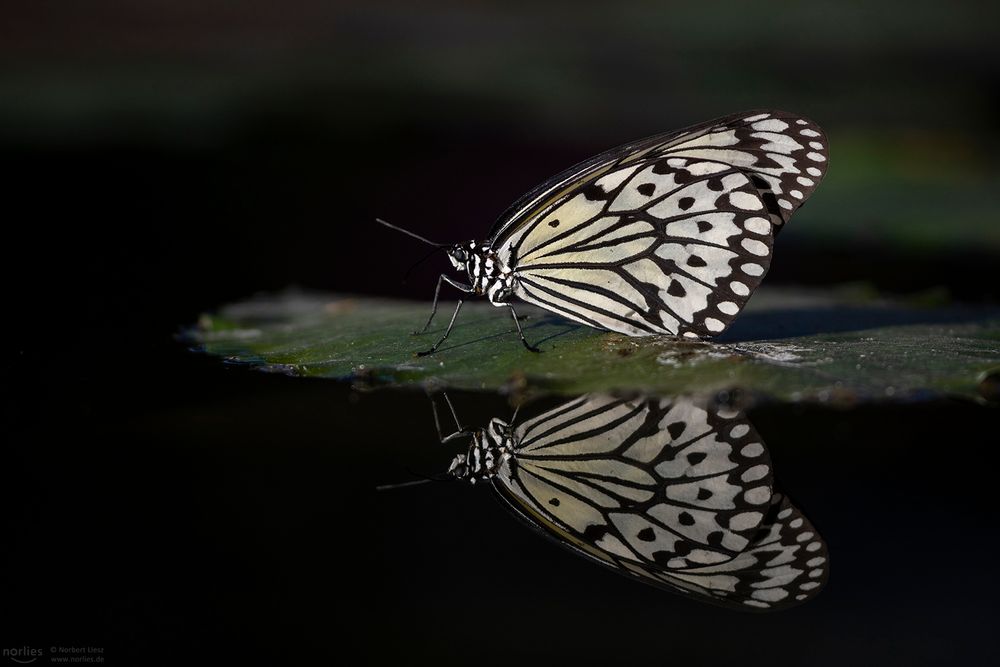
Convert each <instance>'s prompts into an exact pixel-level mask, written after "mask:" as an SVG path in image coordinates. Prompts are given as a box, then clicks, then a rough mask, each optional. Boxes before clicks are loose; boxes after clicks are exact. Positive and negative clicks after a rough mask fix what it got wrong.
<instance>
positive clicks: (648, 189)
mask: <svg viewBox="0 0 1000 667" xmlns="http://www.w3.org/2000/svg"><path fill="white" fill-rule="evenodd" d="M636 190H638V191H639V194H641V195H643V196H645V197H649V196H651V195H652V194H653V193H654V192H656V186H655V185H654V184H652V183H643V184H642V185H640V186H638V187H637V188H636Z"/></svg>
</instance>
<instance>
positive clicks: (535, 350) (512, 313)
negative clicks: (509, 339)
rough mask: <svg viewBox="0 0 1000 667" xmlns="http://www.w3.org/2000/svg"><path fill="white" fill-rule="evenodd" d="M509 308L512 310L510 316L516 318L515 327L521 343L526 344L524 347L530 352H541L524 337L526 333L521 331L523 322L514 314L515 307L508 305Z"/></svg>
mask: <svg viewBox="0 0 1000 667" xmlns="http://www.w3.org/2000/svg"><path fill="white" fill-rule="evenodd" d="M507 307H508V308H510V316H511V317H513V318H514V326H516V327H517V335H518V336H520V337H521V342H522V343H524V346H525V347H526V348H528V350H530V351H531V352H541V350H539V349H538V348H537V347H535V346H534V345H532V344H530V343H529V342H528V339H526V338H525V337H524V332H523V331H521V322H520V320H518V318H517V313H515V312H514V306H512V305H510V304H509V303H508V304H507Z"/></svg>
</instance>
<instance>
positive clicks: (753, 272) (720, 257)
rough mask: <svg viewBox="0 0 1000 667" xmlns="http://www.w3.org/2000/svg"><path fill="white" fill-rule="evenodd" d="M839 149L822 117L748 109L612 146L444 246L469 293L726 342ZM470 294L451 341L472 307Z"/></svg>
mask: <svg viewBox="0 0 1000 667" xmlns="http://www.w3.org/2000/svg"><path fill="white" fill-rule="evenodd" d="M827 162H828V147H827V140H826V137H825V135H824V134H823V131H822V130H821V129H820V128H819V126H817V125H816V124H815V123H813V122H812V121H810V120H807V119H805V118H802V117H800V116H796V115H794V114H789V113H785V112H781V111H748V112H745V113H741V114H735V115H732V116H727V117H724V118H719V119H717V120H713V121H709V122H706V123H702V124H700V125H695V126H693V127H689V128H687V129H683V130H679V131H675V132H667V133H664V134H658V135H656V136H653V137H649V138H646V139H642V140H640V141H635V142H632V143H629V144H625V145H624V146H619V147H617V148H613V149H611V150H609V151H606V152H604V153H601V154H600V155H597V156H596V157H593V158H591V159H589V160H586V161H584V162H581V163H580V164H577V165H576V166H574V167H571V168H569V169H567V170H565V171H563V172H562V173H559V174H557V175H556V176H553V177H552V178H550V179H549V180H547V181H546V182H544V183H542V184H541V185H539V186H538V187H536V188H535V189H533V190H532V191H530V192H528V193H527V194H525V195H524V196H523V197H521V199H519V200H518V201H517V202H515V203H514V204H513V205H512V206H510V207H509V208H508V209H507V210H506V211H505V212H504V213H503V214H502V215H501V216H500V217H499V219H498V220H497V221H496V223H495V224H494V225H493V228H492V229H491V230H490V232H489V235H488V237H487V240H486V241H484V242H478V241H469V242H467V243H458V244H455V245H449V244H441V243H435V242H433V241H429V240H428V239H426V238H424V237H422V236H419V235H417V234H414V233H413V232H410V231H408V230H405V229H402V228H400V227H396V226H395V225H391V224H389V223H388V222H386V221H384V220H381V219H379V220H378V222H380V223H381V224H383V225H385V226H387V227H390V228H392V229H396V230H398V231H401V232H403V233H405V234H408V235H410V236H412V237H414V238H417V239H419V240H421V241H423V242H425V243H429V244H431V245H434V246H437V247H439V248H441V249H445V250H446V251H447V254H448V257H449V259H450V261H451V264H452V265H453V267H454V268H455V269H456V270H458V271H462V272H464V273H465V274H466V278H467V280H468V282H467V283H463V282H460V281H458V280H455V279H453V278H452V277H450V276H448V275H446V274H442V275H441V276H440V277H439V278H438V282H437V287H436V289H435V291H434V303H433V306H432V308H431V315H430V317H429V318H428V320H427V323H426V324H425V325H424V327H423V328H422V329H421V330H420V331H417V332H414V333H424V332H426V331H427V330H428V328H429V327H430V325H431V322H432V321H433V319H434V316H435V314H436V313H437V305H438V297H439V296H440V293H441V286H442V284H445V283H447V284H448V285H450V286H452V287H454V288H456V289H458V290H459V291H460V292H463V293H465V294H475V295H480V296H485V297H486V298H487V299H489V301H490V302H491V303H492V304H493V305H495V306H497V307H506V308H508V309H509V310H510V313H511V316H512V317H513V318H514V324H515V326H516V328H517V333H518V336H519V337H520V339H521V342H522V343H523V344H524V346H525V347H526V348H528V349H529V350H532V351H535V352H537V351H538V348H536V347H534V346H533V345H531V344H530V343H528V341H527V339H526V338H525V336H524V332H523V331H522V329H521V325H520V322H519V320H518V316H517V313H516V312H515V310H514V306H513V305H512V303H511V300H512V299H514V298H518V299H521V300H523V301H526V302H528V303H531V304H534V305H537V306H541V307H542V308H545V309H546V310H549V311H551V312H553V313H556V314H558V315H561V316H563V317H566V318H568V319H570V320H573V321H575V322H579V323H582V324H586V325H589V326H592V327H595V328H598V329H605V330H609V331H616V332H619V333H623V334H626V335H629V336H649V335H657V334H665V335H674V336H683V337H686V338H694V339H700V338H704V337H711V336H715V335H717V334H720V333H722V332H723V331H725V330H726V328H727V327H728V326H729V325H730V324H731V323H732V322H733V320H734V319H735V318H736V316H737V315H738V314H739V312H740V311H741V310H742V309H743V307H744V306H745V305H746V303H747V300H748V299H749V298H750V295H751V294H752V293H753V291H754V290H755V289H756V288H757V286H758V285H759V284H760V282H761V280H763V278H764V274H765V273H767V269H768V267H769V265H770V262H771V254H772V250H773V242H774V237H775V235H776V234H777V233H778V232H779V231H780V230H781V228H782V227H783V226H784V225H785V224H786V223H787V222H788V219H789V218H790V217H791V215H792V213H794V212H795V210H796V209H798V208H799V207H800V206H801V205H802V204H803V203H804V202H805V201H806V199H808V198H809V196H810V195H811V194H812V193H813V191H814V190H815V189H816V187H817V186H818V185H819V182H820V180H821V179H822V178H823V176H824V174H825V172H826V165H827ZM463 300H464V299H463V298H460V299H459V301H458V304H457V305H456V307H455V311H454V313H453V314H452V317H451V321H450V322H449V324H448V328H447V329H446V330H445V333H444V335H443V336H442V337H441V338H440V340H438V341H437V342H436V343H435V344H434V345H433V346H432V347H431V348H430V349H429V350H426V351H424V352H420V353H418V354H420V355H426V354H431V353H433V352H435V351H436V350H437V349H438V347H439V346H440V345H441V343H443V342H444V340H445V339H447V337H448V335H449V334H450V333H451V330H452V328H453V326H454V324H455V320H456V319H457V317H458V313H459V311H460V310H461V308H462V303H463Z"/></svg>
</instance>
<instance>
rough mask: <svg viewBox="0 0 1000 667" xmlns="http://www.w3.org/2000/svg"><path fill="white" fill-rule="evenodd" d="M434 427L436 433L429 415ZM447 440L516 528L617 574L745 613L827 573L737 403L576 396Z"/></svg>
mask: <svg viewBox="0 0 1000 667" xmlns="http://www.w3.org/2000/svg"><path fill="white" fill-rule="evenodd" d="M445 398H446V399H447V396H446V397H445ZM448 405H449V407H450V406H451V403H450V402H449V403H448ZM452 413H453V414H454V410H452ZM435 422H436V423H437V424H438V433H439V436H440V422H439V421H438V419H437V411H436V410H435ZM456 425H457V417H456ZM460 438H468V439H469V441H470V442H469V446H468V450H467V452H466V453H464V454H459V455H457V456H456V457H455V458H454V460H453V461H452V463H451V466H450V468H449V471H448V472H449V474H450V475H451V476H452V477H455V478H457V479H460V480H465V481H468V482H472V483H485V484H490V485H492V487H493V489H494V491H496V493H497V495H498V496H499V498H500V499H501V500H502V501H503V503H504V505H506V506H507V507H508V508H509V509H510V510H512V511H513V512H514V514H515V515H517V516H518V517H519V518H521V519H522V520H523V521H524V522H525V523H527V524H528V525H529V526H531V527H532V528H534V529H536V530H537V531H538V532H540V533H541V534H543V535H544V536H546V537H548V538H551V539H553V540H555V541H556V542H557V543H558V544H559V545H560V546H563V547H565V548H568V549H569V550H571V551H573V552H574V553H576V554H578V555H580V556H582V557H584V558H586V559H588V560H591V561H593V562H596V563H598V564H600V565H603V566H605V567H608V568H610V569H612V570H614V571H616V572H618V573H620V574H624V575H626V576H628V577H630V578H633V579H636V580H638V581H641V582H643V583H646V584H651V585H653V586H656V587H659V588H666V589H669V590H671V591H674V592H680V593H683V594H687V595H690V596H691V597H694V598H697V599H700V600H702V601H708V602H712V603H715V604H720V605H723V606H728V607H732V608H738V609H744V610H752V611H758V610H770V609H782V608H786V607H789V606H794V605H796V604H800V603H802V602H804V601H807V600H809V599H811V598H813V597H815V596H816V595H817V594H818V593H819V591H820V590H821V589H822V587H823V585H824V584H825V582H826V580H827V577H828V571H829V563H828V561H829V555H828V553H827V547H826V544H825V543H824V541H823V539H822V538H821V537H820V536H819V534H818V532H817V531H816V529H815V528H814V527H813V526H812V525H811V524H810V523H809V521H808V519H806V518H805V517H804V516H803V515H802V513H801V512H800V511H799V510H798V509H797V508H795V507H794V506H793V505H792V504H791V503H790V501H789V500H788V498H787V497H785V496H783V495H782V494H780V493H778V492H777V491H775V490H774V482H773V473H772V465H771V459H770V456H769V454H768V450H767V447H766V446H765V444H764V442H763V441H762V440H761V438H760V435H759V434H758V433H757V431H756V430H755V429H754V428H753V425H752V424H751V423H750V422H749V421H748V420H747V419H746V416H745V415H744V413H743V412H742V411H740V410H737V409H733V408H730V407H727V406H722V405H719V404H717V403H715V402H714V401H712V400H705V399H698V398H693V397H674V398H638V399H632V400H626V399H621V398H616V397H613V396H606V395H600V394H590V395H585V396H581V397H579V398H576V399H573V400H571V401H569V402H566V403H564V404H562V405H559V406H557V407H555V408H553V409H551V410H548V411H546V412H544V413H543V414H541V415H539V416H537V417H534V418H532V419H528V420H526V421H524V422H523V423H517V420H516V417H515V418H514V419H512V420H511V423H508V422H506V421H504V420H502V419H498V418H495V419H493V420H491V421H490V423H489V425H488V426H486V427H485V428H482V429H463V428H462V427H461V426H459V430H458V431H457V432H456V433H453V434H452V435H449V436H447V437H441V440H442V442H450V441H452V440H456V439H460Z"/></svg>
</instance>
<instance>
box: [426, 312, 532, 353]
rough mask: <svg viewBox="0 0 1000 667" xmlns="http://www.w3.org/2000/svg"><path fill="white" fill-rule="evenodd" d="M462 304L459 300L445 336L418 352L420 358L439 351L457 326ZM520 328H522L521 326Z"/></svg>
mask: <svg viewBox="0 0 1000 667" xmlns="http://www.w3.org/2000/svg"><path fill="white" fill-rule="evenodd" d="M462 303H464V301H463V300H462V299H459V300H458V305H457V306H455V312H454V313H452V314H451V322H449V323H448V328H447V329H445V330H444V335H443V336H441V338H440V340H438V342H436V343H434V345H433V346H431V349H429V350H424V351H423V352H417V356H418V357H426V356H427V355H428V354H434V353H435V352H436V351H437V349H438V346H439V345H440V344H441V343H443V342H444V341H445V339H446V338H447V337H448V334H450V333H451V328H452V327H454V326H455V320H456V319H458V311H460V310H462ZM518 328H520V326H519V327H518Z"/></svg>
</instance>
